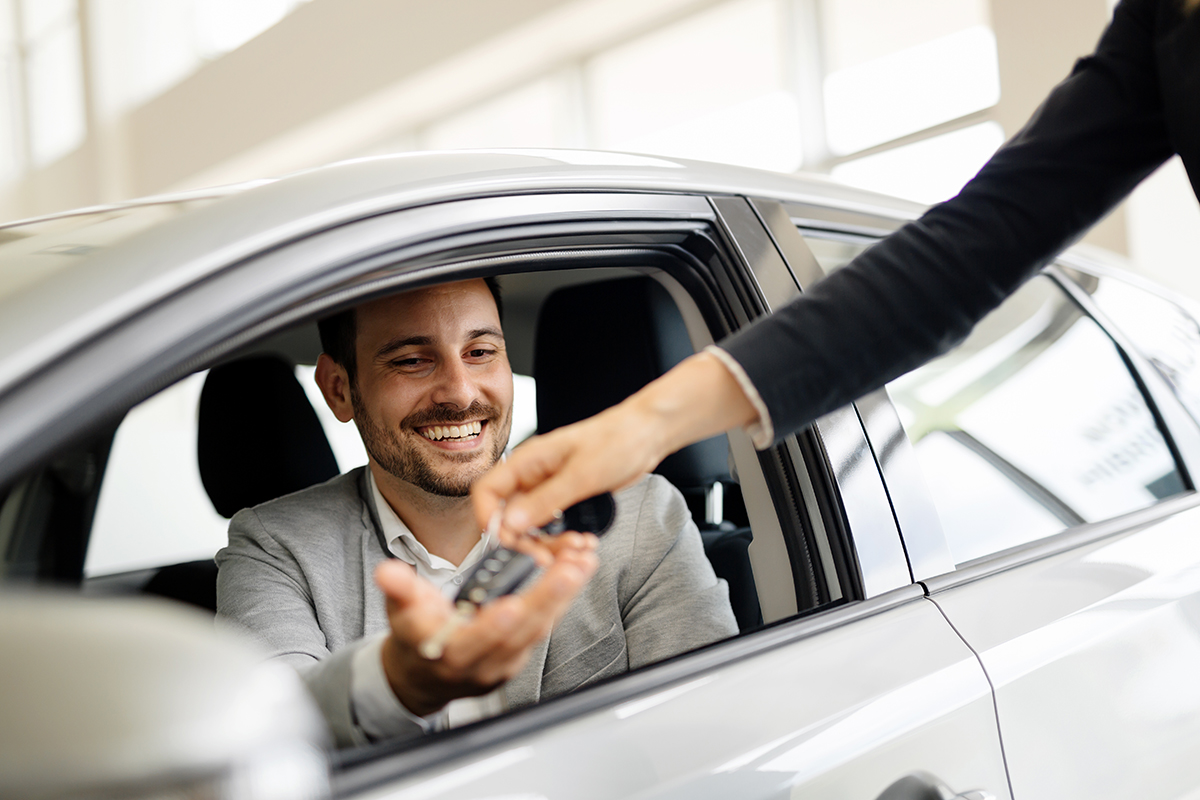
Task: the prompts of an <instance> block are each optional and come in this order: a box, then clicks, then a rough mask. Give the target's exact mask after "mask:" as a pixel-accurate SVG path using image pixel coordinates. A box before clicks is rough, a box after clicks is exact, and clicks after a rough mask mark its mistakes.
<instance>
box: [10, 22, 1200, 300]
mask: <svg viewBox="0 0 1200 800" xmlns="http://www.w3.org/2000/svg"><path fill="white" fill-rule="evenodd" d="M1113 5H1114V2H1113V0H1055V2H1053V3H1045V2H1040V0H905V2H903V3H897V2H894V0H504V2H495V0H456V2H449V3H428V2H418V0H0V220H5V221H10V220H17V219H24V218H28V217H33V216H38V215H42V214H47V213H52V212H56V211H61V210H64V209H70V208H76V207H83V206H93V205H102V204H108V203H114V202H120V201H123V200H128V199H131V198H137V197H144V196H148V195H157V194H163V193H173V192H179V191H187V190H192V189H197V188H202V187H208V186H215V185H222V184H229V183H237V182H242V181H247V180H254V179H260V178H264V177H270V176H277V175H283V174H286V173H290V172H294V171H297V170H303V169H308V168H311V167H315V166H319V165H322V164H326V163H330V162H333V161H340V160H345V159H352V158H360V157H365V156H375V155H380V154H387V153H400V152H408V151H414V150H453V149H462V148H508V147H522V148H588V149H598V150H613V151H624V152H636V153H650V154H658V155H667V156H675V157H681V158H693V159H699V160H705V161H717V162H726V163H734V164H740V165H745V166H751V167H757V168H762V169H767V170H775V171H782V172H793V171H797V170H800V171H805V172H810V173H819V174H828V175H830V176H831V177H832V178H833V179H835V180H838V181H844V182H847V183H850V184H853V185H857V186H861V187H865V188H868V189H872V190H876V191H880V192H883V193H886V194H892V195H898V196H903V197H907V198H910V199H914V200H917V201H921V202H927V203H932V202H937V201H939V200H942V199H945V198H947V197H949V196H952V195H953V194H954V193H955V192H956V191H957V190H958V188H959V187H960V186H961V185H962V184H963V183H964V182H965V181H966V180H967V179H968V178H969V177H970V176H971V175H972V174H973V173H974V172H975V171H976V170H977V169H978V168H979V166H980V165H981V164H982V163H983V162H984V161H985V160H986V159H987V157H988V156H989V154H990V153H991V152H992V151H994V150H995V148H996V147H998V146H999V144H1000V143H1001V142H1002V141H1003V140H1004V139H1005V138H1006V137H1008V136H1010V135H1012V134H1013V133H1014V132H1015V131H1016V130H1017V129H1018V128H1019V127H1020V125H1021V124H1022V123H1023V121H1024V120H1025V119H1027V118H1028V117H1029V115H1030V113H1031V112H1032V111H1033V110H1034V109H1035V108H1036V106H1037V103H1038V102H1039V101H1040V100H1041V99H1042V98H1043V97H1044V96H1045V93H1046V92H1047V90H1048V89H1049V87H1051V86H1053V85H1054V84H1055V83H1056V82H1057V81H1058V80H1060V79H1061V78H1062V77H1063V76H1065V75H1066V74H1067V72H1068V71H1069V70H1070V68H1071V65H1072V63H1073V61H1074V60H1075V59H1076V58H1078V57H1080V56H1081V55H1083V54H1086V53H1087V52H1089V51H1090V50H1091V49H1092V47H1093V46H1094V44H1095V41H1096V39H1097V37H1098V36H1099V34H1100V32H1101V31H1102V30H1103V27H1104V25H1105V24H1106V22H1107V20H1108V19H1109V18H1110V16H1111V13H1112V6H1113ZM1086 242H1087V243H1089V244H1093V245H1096V246H1100V247H1103V248H1106V249H1108V250H1110V251H1113V252H1116V253H1118V254H1120V255H1123V256H1128V257H1129V259H1130V263H1131V266H1132V267H1133V269H1135V270H1136V271H1138V272H1140V273H1142V274H1145V275H1146V276H1148V277H1151V278H1153V279H1154V280H1156V281H1158V282H1159V283H1162V284H1165V285H1167V286H1169V287H1171V288H1174V289H1176V290H1178V291H1180V292H1182V293H1183V294H1185V295H1190V296H1193V297H1200V273H1197V271H1196V270H1195V269H1194V261H1193V260H1190V259H1189V258H1188V254H1189V253H1195V252H1196V251H1197V249H1198V248H1200V210H1198V208H1197V203H1196V200H1195V197H1194V196H1193V195H1192V193H1191V191H1190V189H1189V186H1188V183H1187V179H1186V176H1185V174H1184V171H1183V169H1182V166H1181V165H1180V163H1179V162H1178V159H1175V160H1174V161H1172V162H1169V163H1168V164H1167V165H1166V166H1165V167H1164V168H1162V169H1161V170H1159V172H1158V173H1156V174H1155V175H1154V176H1153V177H1152V178H1151V179H1150V180H1149V181H1147V182H1145V183H1144V184H1143V185H1142V186H1140V187H1139V188H1138V189H1137V191H1136V192H1135V193H1134V194H1133V196H1132V197H1131V198H1130V200H1129V201H1127V202H1126V203H1125V204H1124V205H1123V206H1122V207H1120V208H1118V209H1117V210H1116V211H1115V212H1114V213H1113V214H1112V215H1111V216H1110V217H1109V218H1108V219H1106V220H1105V221H1104V222H1102V223H1101V224H1100V225H1099V226H1097V227H1096V228H1095V229H1094V230H1093V231H1092V232H1091V233H1090V234H1089V235H1088V238H1087V239H1086Z"/></svg>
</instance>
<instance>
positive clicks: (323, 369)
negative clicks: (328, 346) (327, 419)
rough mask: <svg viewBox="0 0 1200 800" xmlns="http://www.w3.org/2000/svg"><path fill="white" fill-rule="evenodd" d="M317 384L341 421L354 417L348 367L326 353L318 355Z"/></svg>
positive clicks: (331, 409) (330, 407)
mask: <svg viewBox="0 0 1200 800" xmlns="http://www.w3.org/2000/svg"><path fill="white" fill-rule="evenodd" d="M316 379H317V386H320V387H321V394H322V395H324V396H325V403H326V404H327V405H328V406H329V410H330V411H332V412H333V415H334V416H335V417H337V418H338V421H339V422H349V421H350V420H352V419H354V404H353V403H352V402H350V377H349V376H348V375H347V374H346V369H345V368H344V367H343V366H342V365H341V364H338V363H337V362H336V361H334V360H333V359H332V358H330V357H329V356H328V355H326V354H325V353H321V355H320V356H318V357H317V372H316Z"/></svg>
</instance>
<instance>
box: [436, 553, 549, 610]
mask: <svg viewBox="0 0 1200 800" xmlns="http://www.w3.org/2000/svg"><path fill="white" fill-rule="evenodd" d="M536 568H537V563H536V562H534V560H533V558H532V557H530V556H527V555H525V554H524V553H518V552H517V551H516V550H509V549H508V548H507V547H497V548H496V549H495V550H493V551H491V552H490V553H488V554H487V555H486V556H484V557H483V559H482V560H481V561H480V562H479V563H478V564H476V565H475V568H474V569H472V570H471V572H470V573H469V574H468V575H467V579H466V580H465V581H464V582H463V585H462V588H461V589H459V590H458V594H457V595H456V596H455V598H454V600H455V603H458V602H460V601H463V600H465V601H467V602H469V603H473V604H474V605H476V606H482V605H484V604H485V603H490V602H491V601H492V600H495V599H496V598H497V597H503V596H504V595H506V594H512V593H513V592H515V591H516V590H517V588H518V587H520V585H521V584H522V583H524V582H525V579H526V578H528V577H529V576H530V575H532V574H533V571H534V570H535V569H536Z"/></svg>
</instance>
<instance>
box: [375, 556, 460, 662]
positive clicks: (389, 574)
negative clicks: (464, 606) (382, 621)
mask: <svg viewBox="0 0 1200 800" xmlns="http://www.w3.org/2000/svg"><path fill="white" fill-rule="evenodd" d="M375 583H376V584H377V585H378V586H379V588H380V590H381V591H382V592H383V594H384V596H385V597H386V598H387V602H388V621H389V622H390V623H391V627H392V632H393V633H395V634H396V635H397V636H398V637H400V638H401V639H402V640H404V641H406V642H408V643H410V644H412V645H414V646H415V645H417V644H419V643H420V642H422V641H424V640H425V639H426V638H428V637H430V636H432V635H433V633H434V631H436V630H437V629H438V628H440V627H441V626H442V625H443V624H444V623H445V621H446V619H448V618H449V616H450V615H451V613H453V611H452V609H451V607H450V603H449V601H447V600H446V599H445V598H444V597H442V595H441V593H440V592H438V590H437V589H436V588H435V587H434V586H433V584H431V583H429V582H428V581H425V580H421V578H419V577H418V576H417V573H416V571H415V570H413V568H412V567H411V566H409V565H408V564H405V563H404V562H402V561H399V560H397V559H394V558H389V559H388V560H387V561H384V562H383V563H382V564H380V565H379V566H378V567H376V568H375Z"/></svg>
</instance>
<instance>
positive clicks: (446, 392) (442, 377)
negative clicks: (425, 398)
mask: <svg viewBox="0 0 1200 800" xmlns="http://www.w3.org/2000/svg"><path fill="white" fill-rule="evenodd" d="M437 377H438V379H437V383H436V384H435V385H434V387H433V396H432V397H431V399H432V400H433V402H435V403H437V404H438V405H440V406H454V407H455V408H467V407H468V406H470V405H471V403H473V402H474V401H475V400H476V399H477V398H478V397H479V386H478V384H477V383H476V381H475V376H474V374H472V372H471V369H470V367H469V365H467V364H464V363H463V362H462V361H460V360H458V359H453V360H448V361H446V362H443V364H442V366H441V367H440V368H439V369H438V376H437Z"/></svg>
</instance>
